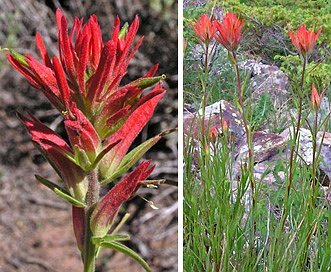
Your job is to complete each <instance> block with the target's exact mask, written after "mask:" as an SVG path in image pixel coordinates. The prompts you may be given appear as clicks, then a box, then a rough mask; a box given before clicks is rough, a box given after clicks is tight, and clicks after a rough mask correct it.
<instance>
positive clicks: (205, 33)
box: [190, 14, 217, 45]
mask: <svg viewBox="0 0 331 272" xmlns="http://www.w3.org/2000/svg"><path fill="white" fill-rule="evenodd" d="M216 25H217V20H212V19H211V18H209V15H208V14H203V15H201V16H200V20H198V21H195V24H192V23H191V24H190V26H191V27H192V28H193V30H194V31H195V33H196V34H197V35H198V36H199V38H200V40H201V41H202V42H203V43H204V44H206V45H208V44H209V43H210V41H211V40H212V39H213V38H214V34H215V32H216Z"/></svg>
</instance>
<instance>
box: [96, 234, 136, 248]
mask: <svg viewBox="0 0 331 272" xmlns="http://www.w3.org/2000/svg"><path fill="white" fill-rule="evenodd" d="M128 240H130V235H128V234H126V235H110V234H108V235H106V236H105V237H102V238H101V237H92V243H93V244H95V245H98V246H100V244H102V243H112V242H123V241H128Z"/></svg>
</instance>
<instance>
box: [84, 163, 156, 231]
mask: <svg viewBox="0 0 331 272" xmlns="http://www.w3.org/2000/svg"><path fill="white" fill-rule="evenodd" d="M150 164H151V161H144V162H142V163H141V164H140V165H139V166H138V167H137V168H136V169H135V170H134V171H133V172H131V173H130V174H128V175H127V176H125V177H124V178H123V179H122V180H121V181H120V182H119V183H117V184H116V185H115V186H114V187H113V189H111V190H110V191H109V192H108V193H107V194H106V196H105V197H104V198H103V199H101V200H100V202H99V203H98V204H97V206H96V208H95V209H94V211H93V213H92V215H91V221H90V228H91V231H92V233H93V235H94V236H97V237H104V236H105V235H106V234H107V232H108V231H109V229H110V228H111V226H112V223H113V220H114V218H115V216H116V215H117V212H118V210H119V209H120V207H121V205H122V203H123V202H124V201H126V200H128V199H129V198H130V197H131V196H132V195H133V194H135V193H136V192H137V190H138V189H139V187H140V182H141V181H143V180H145V179H146V178H147V177H148V176H149V175H150V174H151V173H152V172H153V170H154V166H152V167H150V168H149V166H150Z"/></svg>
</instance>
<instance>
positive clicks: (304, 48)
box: [288, 25, 322, 59]
mask: <svg viewBox="0 0 331 272" xmlns="http://www.w3.org/2000/svg"><path fill="white" fill-rule="evenodd" d="M321 31H322V29H320V30H318V31H317V33H315V32H314V31H311V30H307V29H306V26H305V25H302V26H301V27H300V28H299V29H298V31H297V32H296V33H295V34H293V33H292V31H291V30H289V31H288V35H289V36H290V38H291V40H292V43H293V45H294V46H295V48H296V49H297V50H298V52H299V54H300V55H301V56H302V57H303V58H304V59H308V57H309V56H310V55H311V53H312V52H313V49H314V46H315V43H316V40H317V38H318V36H319V35H320V33H321Z"/></svg>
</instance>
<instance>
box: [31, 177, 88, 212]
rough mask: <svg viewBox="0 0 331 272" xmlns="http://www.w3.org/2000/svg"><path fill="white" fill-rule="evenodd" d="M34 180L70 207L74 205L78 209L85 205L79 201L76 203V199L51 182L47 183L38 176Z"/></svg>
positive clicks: (47, 181)
mask: <svg viewBox="0 0 331 272" xmlns="http://www.w3.org/2000/svg"><path fill="white" fill-rule="evenodd" d="M35 177H36V179H37V180H38V181H39V182H41V183H42V184H44V185H45V186H46V187H48V188H49V189H51V190H52V191H53V192H54V193H55V194H57V195H58V196H59V197H61V198H62V199H64V200H65V201H67V202H69V203H70V204H71V205H74V206H76V207H79V208H85V207H86V205H85V204H84V203H82V202H80V201H78V200H77V199H75V198H73V197H72V196H71V195H70V193H69V192H68V191H67V190H65V189H64V188H62V187H61V186H59V185H57V184H55V183H54V182H52V181H49V180H47V179H45V178H43V177H41V176H39V175H35Z"/></svg>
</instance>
